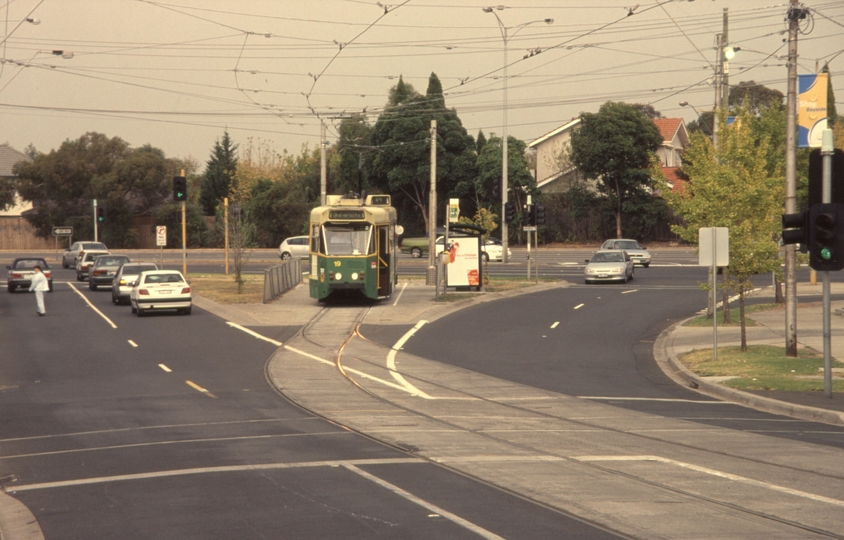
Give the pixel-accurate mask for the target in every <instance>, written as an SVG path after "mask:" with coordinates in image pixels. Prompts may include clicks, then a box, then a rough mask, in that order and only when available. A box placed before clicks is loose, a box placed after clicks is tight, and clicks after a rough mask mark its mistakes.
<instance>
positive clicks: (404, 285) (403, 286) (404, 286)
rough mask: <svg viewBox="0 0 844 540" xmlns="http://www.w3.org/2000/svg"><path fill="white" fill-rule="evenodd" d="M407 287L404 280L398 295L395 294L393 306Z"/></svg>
mask: <svg viewBox="0 0 844 540" xmlns="http://www.w3.org/2000/svg"><path fill="white" fill-rule="evenodd" d="M406 288H407V282H406V281H405V282H404V284H403V285H402V286H401V290H400V291H399V295H398V296H396V301H395V302H393V306H395V305H396V304H398V303H399V298H401V295H402V293H403V292H404V290H405V289H406Z"/></svg>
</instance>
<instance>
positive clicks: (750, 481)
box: [573, 456, 844, 507]
mask: <svg viewBox="0 0 844 540" xmlns="http://www.w3.org/2000/svg"><path fill="white" fill-rule="evenodd" d="M573 459H576V460H578V461H590V462H595V461H657V462H660V463H667V464H669V465H675V466H677V467H682V468H684V469H690V470H692V471H696V472H701V473H705V474H711V475H712V476H718V477H720V478H726V479H727V480H732V481H734V482H741V483H743V484H750V485H751V486H757V487H762V488H766V489H770V490H773V491H779V492H780V493H787V494H789V495H794V496H796V497H802V498H804V499H811V500H813V501H818V502H825V503H828V504H832V505H835V506H842V507H844V501H842V500H839V499H832V498H830V497H824V496H823V495H815V494H814V493H808V492H806V491H800V490H798V489H791V488H787V487H784V486H778V485H776V484H770V483H768V482H762V481H761V480H754V479H752V478H747V477H745V476H738V475H737V474H731V473H726V472H722V471H716V470H715V469H709V468H707V467H701V466H699V465H692V464H691V463H685V462H682V461H675V460H673V459H668V458H664V457H660V456H574V457H573Z"/></svg>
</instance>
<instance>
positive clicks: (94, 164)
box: [15, 133, 179, 247]
mask: <svg viewBox="0 0 844 540" xmlns="http://www.w3.org/2000/svg"><path fill="white" fill-rule="evenodd" d="M178 165H179V163H178V162H176V161H174V160H169V159H167V158H166V157H165V155H164V152H162V151H161V150H159V149H157V148H154V147H152V146H149V145H147V146H143V147H141V148H137V149H132V148H130V147H129V144H128V143H126V142H125V141H124V140H122V139H120V138H119V137H113V138H108V137H106V136H105V135H103V134H101V133H86V134H85V135H83V136H82V137H80V138H79V139H78V140H75V141H70V140H68V141H65V142H64V143H62V145H61V146H60V147H59V149H58V150H54V151H51V152H50V153H49V154H40V153H39V154H37V155H36V156H35V159H34V160H33V161H32V162H21V163H19V164H17V165H16V167H15V171H16V174H17V175H18V191H19V192H20V194H21V197H23V198H24V199H25V200H28V201H32V203H33V210H32V212H30V213H28V215H27V216H26V219H27V221H29V222H30V223H31V224H32V225H33V226H34V227H35V228H36V231H37V234H38V235H39V236H41V237H43V238H47V237H49V236H51V234H52V227H53V226H55V225H72V226H73V227H74V228H75V231H74V232H75V233H76V236H77V237H82V238H84V237H89V238H93V236H94V233H93V219H92V217H91V216H92V212H93V207H92V200H93V199H97V203H98V206H105V207H106V208H107V209H108V221H107V222H106V224H105V225H104V226H103V228H102V229H101V232H102V234H101V235H100V237H101V238H102V239H103V240H105V241H106V242H108V243H110V244H112V245H114V246H115V247H117V246H126V247H129V246H132V245H134V243H135V242H136V241H137V233H136V231H135V229H134V224H133V222H132V216H133V215H139V214H144V213H147V212H150V211H151V210H152V209H154V208H155V207H157V206H158V205H160V204H161V203H162V202H164V200H165V199H166V198H167V197H168V196H169V194H170V187H171V184H170V178H171V177H172V176H173V174H174V172H175V170H176V168H177V167H178Z"/></svg>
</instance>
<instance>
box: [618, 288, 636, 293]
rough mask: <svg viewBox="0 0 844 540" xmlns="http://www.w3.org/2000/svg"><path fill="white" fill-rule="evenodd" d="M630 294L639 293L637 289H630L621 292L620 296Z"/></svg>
mask: <svg viewBox="0 0 844 540" xmlns="http://www.w3.org/2000/svg"><path fill="white" fill-rule="evenodd" d="M632 292H639V289H630V290H629V291H621V294H630V293H632Z"/></svg>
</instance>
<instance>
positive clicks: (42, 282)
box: [29, 266, 50, 316]
mask: <svg viewBox="0 0 844 540" xmlns="http://www.w3.org/2000/svg"><path fill="white" fill-rule="evenodd" d="M32 270H34V271H35V273H34V274H32V283H31V284H30V285H29V290H30V291H35V303H36V308H35V309H36V310H37V311H36V313H38V315H42V316H43V315H44V314H45V313H46V311H45V310H44V291H49V290H50V284H49V283H47V278H46V277H45V276H44V273H43V272H42V271H41V267H40V266H36V267H34V268H33V269H32Z"/></svg>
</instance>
